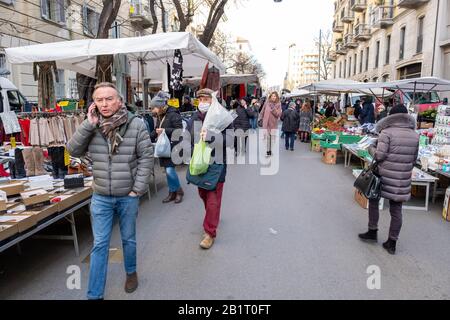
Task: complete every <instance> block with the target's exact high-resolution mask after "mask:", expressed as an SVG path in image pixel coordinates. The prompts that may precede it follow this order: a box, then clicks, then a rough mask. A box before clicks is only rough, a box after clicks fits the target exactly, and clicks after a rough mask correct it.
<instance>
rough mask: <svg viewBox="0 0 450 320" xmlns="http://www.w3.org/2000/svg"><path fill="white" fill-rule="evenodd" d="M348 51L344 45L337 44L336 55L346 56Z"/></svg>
mask: <svg viewBox="0 0 450 320" xmlns="http://www.w3.org/2000/svg"><path fill="white" fill-rule="evenodd" d="M347 52H348V50H347V48H345V47H344V43H342V42H338V43H336V53H337V54H340V55H343V56H345V55H346V54H347Z"/></svg>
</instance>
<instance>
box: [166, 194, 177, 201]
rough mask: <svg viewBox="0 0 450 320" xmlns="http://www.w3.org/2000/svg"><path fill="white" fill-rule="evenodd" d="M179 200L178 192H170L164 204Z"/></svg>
mask: <svg viewBox="0 0 450 320" xmlns="http://www.w3.org/2000/svg"><path fill="white" fill-rule="evenodd" d="M176 198H177V193H176V192H169V195H168V196H167V198H165V199H164V200H163V203H169V202H172V201H174V200H175V199H176Z"/></svg>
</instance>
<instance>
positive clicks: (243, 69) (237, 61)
mask: <svg viewBox="0 0 450 320" xmlns="http://www.w3.org/2000/svg"><path fill="white" fill-rule="evenodd" d="M232 62H233V64H232V65H231V67H230V68H231V69H232V70H233V71H234V72H235V73H237V74H256V75H258V77H259V78H260V79H262V78H264V77H265V75H266V74H265V72H264V69H263V67H262V65H261V64H260V63H259V62H258V60H257V59H256V58H255V57H254V56H253V55H249V54H247V53H245V52H239V53H238V54H236V55H235V56H234V59H233V60H232Z"/></svg>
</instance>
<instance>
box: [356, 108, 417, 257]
mask: <svg viewBox="0 0 450 320" xmlns="http://www.w3.org/2000/svg"><path fill="white" fill-rule="evenodd" d="M415 129H416V120H415V119H414V118H413V117H412V116H410V115H409V114H408V110H407V109H406V107H405V106H404V105H403V104H399V105H397V106H395V107H394V108H392V110H391V112H390V115H389V116H388V117H387V118H384V119H383V120H381V121H380V122H378V124H377V126H376V131H377V132H378V133H379V138H378V144H377V146H376V147H375V146H371V147H370V148H369V152H370V153H371V154H372V155H373V157H374V159H375V160H376V161H377V162H378V174H379V175H380V176H381V197H382V198H384V199H388V200H389V205H390V213H391V225H390V229H389V239H388V240H387V241H386V242H385V243H383V247H384V248H385V249H386V250H387V251H388V252H389V253H390V254H395V250H396V244H397V240H398V238H399V235H400V230H401V228H402V204H403V202H406V201H408V200H409V199H410V198H411V180H412V178H411V177H412V171H413V168H414V164H415V163H416V160H417V156H418V152H419V135H418V134H417V133H416V131H415ZM378 203H379V200H370V202H369V231H368V232H367V233H364V234H360V235H359V237H360V238H361V239H362V240H365V241H373V242H376V241H377V232H378V220H379V216H380V214H379V206H378Z"/></svg>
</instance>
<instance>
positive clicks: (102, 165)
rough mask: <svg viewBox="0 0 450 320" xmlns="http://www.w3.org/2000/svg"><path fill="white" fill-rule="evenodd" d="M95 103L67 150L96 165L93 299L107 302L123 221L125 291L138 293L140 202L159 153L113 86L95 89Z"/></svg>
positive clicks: (91, 272)
mask: <svg viewBox="0 0 450 320" xmlns="http://www.w3.org/2000/svg"><path fill="white" fill-rule="evenodd" d="M92 98H93V101H94V103H93V104H92V105H91V106H90V107H89V109H88V118H87V120H85V121H84V122H83V123H82V124H81V126H80V127H79V128H78V130H77V131H76V132H75V134H74V136H73V137H72V139H70V141H69V143H68V144H67V149H68V151H69V153H70V154H71V155H72V156H74V157H82V156H84V155H85V154H86V152H89V154H90V156H91V158H92V162H93V175H94V181H93V191H94V193H93V196H92V199H91V221H92V231H93V234H94V245H93V248H92V251H91V257H90V267H89V268H90V270H89V283H88V292H87V298H88V299H90V300H99V299H103V298H104V291H105V284H106V274H107V270H108V256H109V242H110V238H111V233H112V229H113V221H114V218H118V220H119V225H120V234H121V237H122V246H123V254H124V260H125V261H124V262H125V272H126V281H125V291H126V292H127V293H132V292H134V291H135V290H136V289H137V287H138V277H137V272H136V269H137V267H136V218H137V215H138V208H139V197H140V196H142V195H144V194H145V193H147V191H148V187H149V182H150V173H151V171H152V169H153V147H152V145H151V142H150V137H149V134H148V130H147V127H146V125H145V123H144V121H143V120H142V119H140V118H138V117H135V116H134V115H133V114H132V113H130V112H128V111H127V109H126V107H125V105H124V103H123V99H122V98H121V97H120V94H119V92H118V91H117V89H116V87H115V86H114V85H113V84H112V83H100V84H97V85H96V86H95V88H94V93H93V96H92Z"/></svg>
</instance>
